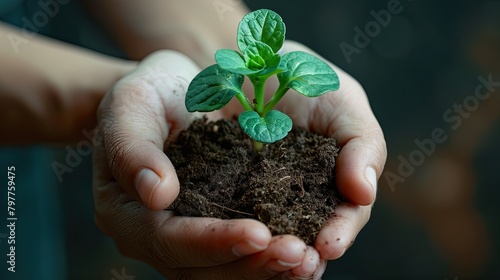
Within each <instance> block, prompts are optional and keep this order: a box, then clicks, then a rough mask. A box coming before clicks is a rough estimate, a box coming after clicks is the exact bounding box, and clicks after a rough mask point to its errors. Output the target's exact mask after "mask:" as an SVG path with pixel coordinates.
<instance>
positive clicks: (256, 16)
mask: <svg viewBox="0 0 500 280" xmlns="http://www.w3.org/2000/svg"><path fill="white" fill-rule="evenodd" d="M285 32H286V28H285V24H284V23H283V19H282V18H281V17H280V16H279V15H278V14H277V13H275V12H273V11H271V10H267V9H261V10H257V11H254V12H251V13H249V14H247V15H246V16H244V17H243V19H242V20H241V22H240V24H239V26H238V40H237V41H238V47H239V48H240V50H241V52H242V53H245V50H246V48H247V47H248V45H250V44H251V43H252V42H256V41H257V42H262V43H264V44H266V45H268V46H269V47H271V49H272V50H273V51H274V52H275V53H276V52H278V51H279V49H281V46H283V42H284V40H285Z"/></svg>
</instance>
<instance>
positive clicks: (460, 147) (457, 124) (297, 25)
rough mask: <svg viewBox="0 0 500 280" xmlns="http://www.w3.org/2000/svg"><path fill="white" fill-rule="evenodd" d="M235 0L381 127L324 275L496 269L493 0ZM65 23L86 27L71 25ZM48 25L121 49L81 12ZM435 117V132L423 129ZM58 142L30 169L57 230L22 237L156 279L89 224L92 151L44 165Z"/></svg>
mask: <svg viewBox="0 0 500 280" xmlns="http://www.w3.org/2000/svg"><path fill="white" fill-rule="evenodd" d="M246 2H247V4H248V5H249V6H250V7H251V8H252V9H257V8H269V9H273V10H275V11H276V12H278V13H279V14H281V15H282V17H283V18H284V21H285V22H286V24H287V38H289V39H293V40H296V41H300V42H302V43H304V44H306V45H308V46H309V47H311V48H312V49H314V50H316V51H317V52H318V53H320V54H321V55H322V56H324V57H325V58H327V59H328V60H330V61H332V62H333V63H335V64H336V65H338V66H340V67H341V68H343V69H344V70H345V71H347V72H348V73H350V74H351V75H352V76H354V77H355V78H356V79H358V81H359V82H360V83H361V84H362V85H363V86H364V88H365V90H366V92H367V94H368V97H369V99H370V102H371V105H372V108H373V111H374V112H375V114H376V116H377V118H378V120H379V122H380V124H381V125H382V128H383V129H384V132H385V136H386V140H387V144H388V150H389V156H388V162H387V165H386V171H385V173H384V174H383V176H382V178H381V179H380V182H379V192H378V200H377V203H376V205H375V207H374V210H373V213H372V217H371V220H370V222H369V223H368V225H367V226H366V227H365V228H364V229H363V230H362V232H361V233H360V235H359V236H358V238H357V240H356V242H355V243H354V246H353V247H352V248H351V249H350V250H348V251H347V253H346V254H345V255H344V257H342V258H341V259H340V260H337V261H333V262H330V263H329V266H328V271H327V273H326V274H325V276H324V279H500V219H499V217H498V216H499V214H500V203H499V202H498V199H499V197H500V188H499V187H500V184H499V183H498V180H497V179H495V178H494V174H498V173H499V171H500V159H499V158H500V147H499V145H498V143H500V124H499V122H498V120H499V116H500V96H499V93H500V85H496V86H490V87H484V88H483V89H482V92H481V93H482V96H486V95H487V97H485V98H483V99H484V100H480V99H479V98H477V96H476V88H477V87H478V86H479V85H482V84H484V82H482V81H484V80H486V81H487V80H488V79H490V80H493V81H497V82H500V75H499V73H500V1H460V0H459V1H430V0H414V1H411V0H406V1H400V4H399V6H398V9H397V10H398V11H399V12H398V13H397V14H391V16H390V20H389V19H388V18H385V22H383V25H385V26H382V25H381V24H380V23H375V22H377V20H376V16H374V14H378V15H382V14H384V13H383V12H382V13H381V12H380V11H382V10H384V11H385V10H388V4H389V3H395V2H399V1H389V0H370V1H368V0H350V1H335V0H330V1H326V0H324V1H323V0H312V1H307V3H306V2H305V1H298V0H289V1H264V0H259V1H246ZM193 8H195V7H193ZM66 9H67V11H65V12H61V13H60V15H58V16H57V17H55V18H54V19H53V20H54V21H55V22H57V21H60V22H64V21H66V20H68V18H69V17H73V16H74V14H73V12H74V10H76V9H78V5H77V4H76V3H70V5H68V6H66ZM72 10H73V11H72ZM372 11H373V12H372ZM73 20H74V18H73ZM80 20H82V21H84V22H85V21H89V20H88V19H85V18H81V19H80ZM367 26H368V27H369V31H368V33H370V34H371V35H366V36H367V37H366V38H365V40H362V39H360V40H361V41H362V42H361V41H359V40H358V42H357V43H358V44H356V40H357V39H359V37H360V36H361V35H359V33H358V31H357V30H358V29H357V28H359V29H360V30H362V31H363V33H365V34H366V33H367V32H366V30H365V28H366V27H367ZM377 26H378V28H377ZM68 28H73V29H77V31H78V30H80V31H82V30H83V29H85V30H86V32H69V33H70V35H68ZM93 29H95V31H93ZM89 30H90V32H89ZM73 31H74V30H73ZM46 34H47V35H51V36H53V37H55V38H58V39H62V40H66V41H68V42H71V43H77V44H80V45H83V46H86V47H88V48H90V49H94V50H98V51H101V52H104V53H109V54H114V55H120V53H119V52H117V51H116V50H115V49H113V45H112V43H110V42H108V41H109V40H108V38H107V37H106V36H105V35H104V34H102V33H99V32H98V31H97V27H95V26H93V25H91V24H90V22H88V24H86V25H81V26H68V25H64V26H63V27H59V28H58V29H53V30H47V31H46ZM64 34H66V35H64ZM89 34H91V35H89ZM88 36H90V37H91V38H89V37H88ZM366 39H368V40H366ZM96 41H97V42H99V44H94V43H91V42H96ZM103 42H105V43H106V44H102V43H103ZM360 42H361V43H360ZM102 45H105V46H106V47H103V46H102ZM342 46H343V47H342ZM343 48H344V49H343ZM347 51H350V52H351V53H350V54H349V55H346V52H347ZM488 92H490V93H489V94H487V93H488ZM460 106H462V107H460ZM458 108H462V112H460V111H459V110H458ZM436 129H437V130H439V131H443V133H444V135H445V136H446V140H445V141H440V143H437V142H436V141H432V140H429V141H430V142H429V141H427V140H426V139H432V137H433V131H435V130H436ZM417 143H428V144H427V146H424V148H421V147H420V146H421V145H420V146H419V145H418V144H417ZM429 143H430V144H429ZM426 152H427V154H426ZM66 153H67V152H66V151H65V150H64V149H58V148H53V149H51V150H50V154H51V156H52V158H51V159H50V160H47V159H45V161H48V162H47V163H46V164H45V165H44V164H41V165H39V166H40V167H39V168H38V170H39V171H38V172H39V173H40V174H38V175H37V176H39V177H37V178H46V181H45V182H51V181H53V182H54V185H55V187H54V189H53V190H51V193H53V194H52V200H54V201H56V200H57V199H59V198H60V199H61V200H62V201H63V205H60V206H58V207H56V206H53V205H55V204H56V202H54V201H53V202H50V201H43V202H37V203H45V204H47V205H52V207H53V208H54V207H55V210H53V211H54V212H57V213H62V219H61V221H60V222H59V223H58V224H57V225H52V226H60V227H62V228H64V229H65V230H66V234H65V236H48V237H47V236H45V237H44V236H43V230H40V232H39V234H36V236H33V235H29V236H28V235H27V233H26V237H25V239H22V240H26V241H25V242H26V243H28V244H30V246H35V245H34V244H38V243H40V242H42V244H43V242H45V241H43V240H52V242H53V243H55V244H59V245H60V246H63V247H66V248H67V249H66V255H64V256H59V257H58V259H59V260H60V262H59V263H58V262H52V263H49V264H46V265H45V267H47V266H48V267H51V266H55V267H53V269H54V270H56V269H59V270H58V271H61V270H62V271H63V272H61V273H66V275H68V279H113V278H116V277H117V276H116V274H114V272H117V273H118V275H120V274H121V272H122V268H124V269H126V272H127V274H129V275H134V276H136V278H135V279H156V277H157V274H156V273H155V272H154V271H152V270H151V269H149V268H148V267H146V266H145V265H142V264H140V263H138V262H135V261H133V260H129V259H126V258H124V257H121V256H119V254H118V252H117V251H116V249H115V248H114V244H113V242H112V241H111V240H110V239H108V238H107V237H105V236H104V235H103V234H101V233H100V232H99V231H98V230H97V229H96V227H95V226H94V223H93V216H92V214H93V210H92V204H91V189H90V186H91V158H90V156H89V157H86V158H84V159H83V160H84V162H83V164H81V165H80V166H79V167H78V168H76V169H75V170H74V172H72V173H71V174H69V175H68V176H67V177H65V179H64V181H63V182H62V183H58V182H57V179H56V178H53V177H54V175H53V171H52V169H51V168H50V162H52V161H54V160H58V159H61V160H62V161H63V158H64V156H65V155H66ZM420 155H424V156H423V157H422V156H420ZM38 157H39V160H41V161H43V160H44V159H43V158H44V155H38ZM4 160H5V161H7V160H9V161H8V162H9V163H10V164H16V163H18V164H20V165H21V164H22V163H23V161H26V159H19V158H8V157H4V158H3V159H2V161H4ZM405 162H406V165H405ZM5 164H7V163H5ZM402 165H405V167H401V166H402ZM408 165H409V166H408ZM20 172H21V171H20ZM30 176H31V177H35V176H34V175H33V174H31V175H30V174H19V178H26V179H25V180H27V181H26V184H29V182H30V181H29V180H30V179H29V177H30ZM19 184H22V182H19ZM26 203H27V202H26ZM39 208H40V209H44V208H43V206H39ZM62 209H65V210H62ZM68 209H69V210H68ZM35 210H36V209H35ZM27 211H28V210H27ZM29 211H34V209H33V208H31V209H30V210H29ZM26 215H29V214H26ZM44 226H48V225H44V224H43V223H42V224H41V228H43V227H44ZM20 238H24V237H20ZM43 238H48V239H43ZM54 240H55V241H54ZM3 245H4V244H3V243H2V246H3ZM50 249H51V248H47V250H48V251H47V252H50ZM1 260H3V258H2V259H1ZM33 261H34V262H37V264H39V265H40V266H42V264H43V261H41V260H38V259H36V260H33ZM40 262H41V263H40ZM2 279H3V278H2ZM39 279H45V278H43V277H40V278H39ZM47 279H50V278H47ZM116 279H118V278H116Z"/></svg>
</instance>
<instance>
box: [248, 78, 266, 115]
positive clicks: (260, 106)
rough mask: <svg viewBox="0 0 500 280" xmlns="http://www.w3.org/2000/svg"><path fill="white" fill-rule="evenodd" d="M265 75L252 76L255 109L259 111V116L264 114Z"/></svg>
mask: <svg viewBox="0 0 500 280" xmlns="http://www.w3.org/2000/svg"><path fill="white" fill-rule="evenodd" d="M266 80H267V77H252V78H250V81H252V84H253V87H254V90H255V102H256V104H255V111H256V112H257V113H259V115H260V116H261V117H263V116H265V115H264V114H263V111H264V86H265V85H266Z"/></svg>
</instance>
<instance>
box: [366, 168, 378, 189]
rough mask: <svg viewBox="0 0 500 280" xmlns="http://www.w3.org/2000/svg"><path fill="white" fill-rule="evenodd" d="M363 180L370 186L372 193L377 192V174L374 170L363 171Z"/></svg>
mask: <svg viewBox="0 0 500 280" xmlns="http://www.w3.org/2000/svg"><path fill="white" fill-rule="evenodd" d="M365 179H366V181H368V183H370V185H372V188H373V191H376V190H377V173H376V172H375V169H373V168H371V167H368V168H366V171H365Z"/></svg>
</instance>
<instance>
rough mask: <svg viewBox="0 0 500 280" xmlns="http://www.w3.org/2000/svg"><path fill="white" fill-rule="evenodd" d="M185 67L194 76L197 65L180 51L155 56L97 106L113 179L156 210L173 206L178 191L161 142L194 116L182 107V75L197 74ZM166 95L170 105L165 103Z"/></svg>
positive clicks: (118, 84)
mask: <svg viewBox="0 0 500 280" xmlns="http://www.w3.org/2000/svg"><path fill="white" fill-rule="evenodd" d="M153 62H154V63H155V64H154V66H152V63H153ZM176 65H181V66H182V67H177V68H175V66H176ZM174 68H175V69H174ZM185 68H192V69H190V70H191V72H193V74H194V73H195V72H196V69H197V68H196V66H195V65H194V64H193V63H192V62H190V61H189V60H188V59H187V58H183V57H182V56H180V57H179V55H178V54H176V53H171V52H167V53H159V54H156V55H153V56H152V57H151V58H149V59H146V60H145V61H144V62H143V63H141V64H140V66H139V68H138V69H137V70H135V71H134V72H133V73H132V74H130V75H129V76H128V77H127V78H125V79H122V80H121V81H120V82H118V83H117V85H115V87H114V89H113V90H112V92H110V93H108V94H107V95H106V97H105V98H104V100H103V102H102V103H101V106H100V108H99V113H98V120H99V124H98V129H99V132H100V134H101V135H102V136H103V137H102V139H103V145H104V147H105V148H106V151H107V160H108V162H109V165H110V169H111V173H112V175H113V177H114V178H116V180H117V181H118V182H119V183H120V185H121V186H122V187H123V188H124V189H125V190H126V191H127V192H128V193H130V194H131V195H132V196H134V197H135V198H138V199H140V201H142V202H143V204H144V205H146V206H147V207H149V208H151V209H155V210H159V209H164V208H166V207H167V206H168V205H170V204H171V203H172V201H173V200H174V199H175V198H176V197H177V194H178V191H179V182H178V179H177V176H176V173H175V169H174V167H173V165H172V163H171V162H170V160H169V159H168V158H167V156H166V155H165V154H164V153H163V144H164V141H165V140H166V139H167V138H168V137H169V136H170V134H171V133H172V131H178V130H179V129H181V128H184V127H186V126H187V123H188V122H189V121H188V120H190V119H192V116H190V115H189V114H188V112H187V110H186V109H185V108H184V106H181V105H182V104H184V102H183V99H182V97H183V96H184V95H183V94H184V93H185V87H186V86H185V84H186V81H184V80H182V79H180V78H179V77H180V76H181V75H184V76H189V75H191V76H192V75H193V74H190V73H187V72H189V71H187V70H183V69H185ZM158 69H159V70H158ZM174 73H178V74H174ZM178 76H179V77H178ZM160 91H162V92H160ZM165 95H166V96H167V97H168V98H167V99H169V100H168V101H169V102H170V103H171V104H165V100H164V99H165V98H163V96H165ZM172 107H173V108H172Z"/></svg>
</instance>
